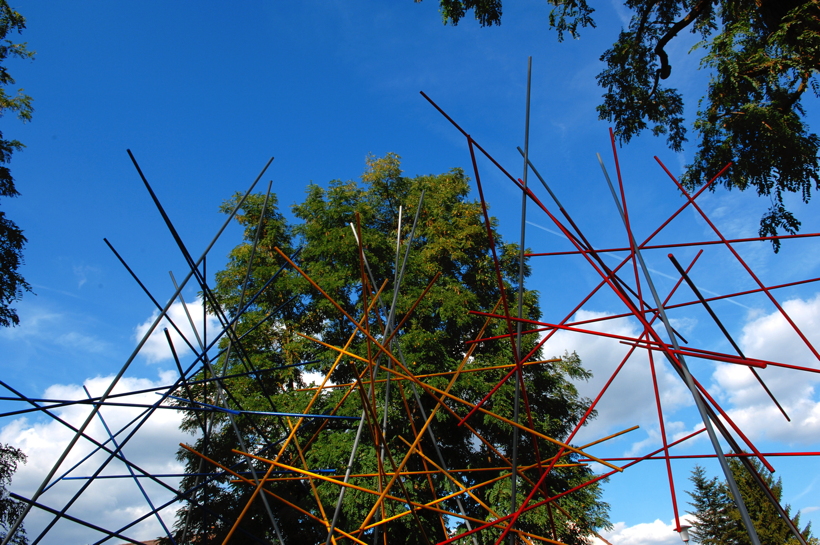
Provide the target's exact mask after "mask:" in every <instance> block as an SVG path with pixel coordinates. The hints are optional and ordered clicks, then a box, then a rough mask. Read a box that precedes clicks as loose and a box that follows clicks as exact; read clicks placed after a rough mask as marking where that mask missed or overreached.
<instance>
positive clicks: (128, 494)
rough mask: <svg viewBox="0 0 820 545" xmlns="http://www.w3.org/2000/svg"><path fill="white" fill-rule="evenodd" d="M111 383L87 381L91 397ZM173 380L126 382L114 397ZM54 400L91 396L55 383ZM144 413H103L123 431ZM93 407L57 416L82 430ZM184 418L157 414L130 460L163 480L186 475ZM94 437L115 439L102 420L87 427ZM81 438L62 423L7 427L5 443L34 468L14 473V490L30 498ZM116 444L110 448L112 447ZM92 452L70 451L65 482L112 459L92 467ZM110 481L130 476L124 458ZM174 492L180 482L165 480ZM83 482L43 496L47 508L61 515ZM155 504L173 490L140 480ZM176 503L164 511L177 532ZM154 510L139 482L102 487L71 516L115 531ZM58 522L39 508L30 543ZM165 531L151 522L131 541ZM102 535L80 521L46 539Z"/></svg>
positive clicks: (29, 523)
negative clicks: (179, 454) (179, 456)
mask: <svg viewBox="0 0 820 545" xmlns="http://www.w3.org/2000/svg"><path fill="white" fill-rule="evenodd" d="M111 380H112V377H95V378H92V379H88V380H86V381H85V383H84V386H85V387H86V388H88V390H89V392H90V393H91V395H92V396H98V395H100V394H102V393H103V392H104V390H105V389H106V388H107V387H108V386H109V385H110V383H111ZM172 380H173V376H171V375H170V374H165V375H164V376H162V377H160V378H159V380H157V381H152V380H149V379H145V378H128V377H126V378H123V379H122V380H121V381H120V383H119V384H118V385H117V387H116V389H115V390H114V392H115V393H119V392H130V391H135V390H141V389H148V388H154V387H158V386H162V385H165V384H168V383H170V382H171V381H172ZM44 397H46V398H49V399H65V400H76V399H85V398H86V397H87V396H86V393H85V392H84V391H83V389H82V386H80V385H76V384H70V385H61V384H55V385H53V386H51V387H49V388H48V389H47V390H46V392H45V393H44ZM157 399H158V397H157V395H156V394H153V393H145V394H140V395H134V396H128V397H123V398H118V401H123V402H127V403H139V404H152V403H155V402H156V401H157ZM142 410H143V409H139V408H133V407H115V406H108V407H104V408H103V409H102V410H101V411H100V413H101V414H102V416H103V417H104V418H105V422H106V424H107V425H108V426H109V428H110V429H111V430H112V432H113V433H116V432H117V431H119V430H120V429H122V428H123V427H124V426H126V425H128V423H129V422H130V421H131V420H132V419H133V418H134V417H136V416H137V415H138V414H140V413H141V412H142ZM89 411H90V409H89V407H88V406H87V405H71V406H68V407H64V408H60V409H56V410H55V411H54V412H55V413H56V414H57V415H58V416H59V417H61V418H63V419H64V420H66V421H67V422H69V423H71V424H72V425H74V426H79V425H80V424H81V423H82V422H83V421H84V420H85V418H86V417H87V416H88V414H89ZM180 419H181V415H180V413H178V412H177V411H173V410H167V409H165V410H158V411H156V412H155V413H154V414H153V415H152V416H151V417H150V419H149V420H148V421H147V423H146V424H145V425H143V426H142V427H141V428H140V429H139V430H138V431H137V432H136V434H135V436H134V437H133V439H131V440H130V441H129V442H128V443H127V444H125V445H124V447H123V453H124V455H125V456H126V458H127V459H128V460H130V461H132V462H133V463H134V464H136V465H138V466H140V467H141V468H143V469H144V470H146V471H148V472H150V473H152V474H154V475H156V474H171V473H179V472H180V471H181V465H180V464H179V462H177V461H176V459H175V452H176V449H177V448H178V447H177V446H178V444H179V443H180V442H181V441H187V440H189V439H190V438H189V437H188V436H187V435H185V434H183V433H182V432H180V431H179V423H180ZM133 429H134V428H133V425H132V426H131V427H129V428H127V429H126V431H125V432H124V433H122V434H120V435H119V436H118V437H117V439H118V441H120V442H121V441H122V440H123V439H124V438H125V436H126V435H127V434H128V433H130V432H131V431H132V430H133ZM87 434H88V435H90V436H91V437H93V438H94V439H96V440H98V441H100V442H104V441H106V440H108V438H109V436H108V433H107V432H106V431H105V428H104V427H103V425H102V423H101V421H100V420H99V419H98V418H96V419H95V420H94V421H93V422H92V423H91V424H90V426H89V427H88V430H87ZM73 437H74V432H73V431H71V430H69V429H68V428H67V427H65V426H64V425H62V424H60V423H59V422H57V421H56V420H45V419H39V418H32V419H29V418H18V419H15V420H13V421H11V422H9V423H8V424H6V425H5V426H4V427H3V428H2V429H0V442H2V443H7V444H11V445H14V446H16V447H18V448H20V449H21V450H22V451H23V452H24V453H25V454H26V456H27V457H28V462H27V463H26V464H25V465H21V466H20V467H19V468H18V470H17V473H16V474H15V475H14V480H13V482H12V486H11V490H12V491H13V492H16V493H18V494H20V495H22V496H25V497H31V496H32V495H33V493H34V491H35V490H36V489H37V488H38V487H39V485H40V483H41V482H42V480H43V479H44V478H45V476H46V475H47V474H48V472H49V471H50V470H51V468H52V466H53V464H54V463H55V462H56V460H57V459H58V457H59V456H60V454H62V452H63V450H64V449H65V447H66V445H67V444H68V442H69V441H70V440H71V439H72V438H73ZM109 446H110V443H109ZM92 450H93V446H92V444H91V443H90V442H88V441H87V440H84V439H81V440H80V442H79V443H78V444H77V445H76V446H75V448H74V449H72V451H71V452H70V454H69V456H68V458H67V459H66V461H65V462H64V463H63V464H62V466H61V468H60V470H59V471H58V472H57V475H58V476H60V475H62V474H63V473H65V472H66V471H67V470H68V469H69V468H71V467H73V466H74V465H75V464H80V465H79V466H78V467H77V468H76V469H74V470H73V471H72V472H71V476H90V475H92V474H93V473H94V471H95V470H97V469H98V468H99V467H100V465H101V464H102V462H103V461H104V459H105V458H106V455H104V454H101V453H97V454H94V455H93V456H92V457H91V458H89V459H88V460H86V461H84V462H83V461H82V460H83V458H84V457H85V456H86V455H87V454H89V453H90V452H91V451H92ZM102 474H104V475H128V469H127V467H126V465H125V464H124V463H123V462H121V461H118V460H114V461H112V462H111V463H110V464H109V465H108V466H107V467H106V469H105V470H103V473H102ZM163 481H165V482H167V483H168V484H169V485H171V486H176V483H177V481H178V479H176V478H167V479H163ZM84 482H85V481H83V480H61V481H59V482H58V483H57V484H56V485H55V486H54V487H53V488H51V489H49V490H48V491H47V492H46V493H45V494H43V496H42V497H41V499H40V501H41V503H43V504H45V505H48V506H51V507H53V508H55V509H58V510H59V509H62V507H63V506H64V505H66V503H67V502H68V501H69V500H70V498H71V497H72V496H73V494H74V493H75V492H76V491H77V490H78V489H79V487H80V486H81V485H82V484H83V483H84ZM140 483H141V484H142V485H143V486H144V488H145V490H146V492H147V493H148V495H149V497H150V498H151V500H152V501H153V502H154V504H155V506H159V505H161V504H163V503H165V502H166V501H168V500H170V499H171V498H172V497H173V494H172V493H171V492H169V491H168V490H167V489H164V488H162V487H161V486H159V485H157V484H156V483H152V482H150V481H149V480H148V479H140ZM175 509H176V505H175V504H172V505H170V506H169V507H168V508H166V509H165V510H164V511H163V514H162V516H163V520H164V521H165V524H166V525H167V526H168V527H170V526H171V525H172V524H173V520H174V511H175ZM149 510H150V509H149V507H148V503H147V502H146V500H145V499H144V498H143V496H142V494H141V493H140V491H139V489H138V488H137V486H136V484H135V483H134V481H133V479H130V478H126V479H101V480H97V481H95V482H94V483H93V484H91V486H89V487H88V489H87V490H86V491H85V492H84V493H83V495H82V497H81V498H80V499H79V500H78V501H77V502H76V503H74V504H73V505H72V506H71V507H70V508H69V510H68V514H69V515H72V516H75V517H78V518H80V519H83V520H86V521H88V522H91V523H93V524H96V525H98V526H101V527H103V528H107V529H109V530H116V529H118V528H120V527H122V526H124V525H125V524H127V523H129V522H131V521H133V520H135V519H136V518H138V517H140V516H141V515H143V514H144V513H146V512H148V511H149ZM51 519H52V516H51V515H48V514H46V513H44V512H43V511H40V510H38V509H36V508H35V509H33V510H32V511H31V513H30V514H29V516H28V517H27V518H26V521H25V527H26V530H27V532H28V534H29V536H30V537H32V536H37V535H38V534H39V532H40V530H41V529H42V528H43V527H44V526H45V525H46V524H47V523H49V522H50V521H51ZM161 533H162V530H161V527H160V525H159V523H158V521H157V519H156V518H154V517H151V518H149V519H147V520H146V521H143V522H142V523H140V524H139V525H137V526H135V527H134V528H132V529H131V530H129V531H126V532H124V534H125V535H127V536H130V537H134V538H138V539H149V538H155V537H157V536H159V535H160V534H161ZM101 537H102V536H101V535H100V534H99V533H98V532H95V531H93V530H89V529H86V528H84V527H82V526H80V525H78V524H76V523H73V522H67V521H61V522H59V523H58V525H57V526H56V527H55V528H54V529H52V530H51V531H50V532H49V534H47V535H46V537H45V538H44V540H43V541H42V543H43V544H44V545H51V544H61V543H85V542H90V541H96V540H97V539H99V538H101Z"/></svg>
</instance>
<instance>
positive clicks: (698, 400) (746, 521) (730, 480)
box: [598, 154, 760, 545]
mask: <svg viewBox="0 0 820 545" xmlns="http://www.w3.org/2000/svg"><path fill="white" fill-rule="evenodd" d="M598 162H599V163H600V164H601V170H603V173H604V177H605V178H606V183H607V185H608V186H609V190H610V191H611V192H612V198H613V199H615V204H616V206H617V208H618V213H619V214H620V215H621V220H622V221H623V223H624V227H625V228H626V230H627V235H628V237H629V244H630V246H632V251H633V252H634V253H635V257H636V258H637V259H638V263H639V264H640V267H641V270H642V272H643V275H644V278H646V283H647V285H648V286H649V290H650V291H651V292H652V297H653V298H654V299H655V305H656V308H657V309H658V314H659V316H660V318H661V321H662V322H663V325H664V328H665V329H666V334H667V335H668V336H669V339H670V342H671V343H672V346H673V348H674V349H675V350H676V351H678V350H680V346H679V345H678V341H677V338H676V337H675V334H674V332H673V331H672V326H671V325H670V324H669V318H668V317H667V316H666V309H665V308H664V306H663V301H662V300H661V298H660V296H659V295H658V292H657V290H656V289H655V283H654V282H653V281H652V277H651V275H650V274H649V268H648V267H647V266H646V263H645V262H644V259H643V255H642V254H641V251H640V249H639V248H638V245H637V244H636V242H635V238H634V237H633V236H632V230H631V228H630V227H629V222H628V221H627V219H626V215H625V214H624V209H623V207H622V206H621V201H620V199H619V198H618V195H617V193H616V192H615V187H614V186H613V185H612V180H610V178H609V173H608V172H607V170H606V167H605V166H604V161H603V159H602V158H601V155H600V154H598ZM667 356H668V355H667ZM677 359H678V361H679V362H680V369H681V371H682V372H683V379H684V382H685V383H686V386H687V387H688V388H689V391H690V392H691V393H692V397H693V398H694V400H695V404H696V405H697V408H698V412H699V413H700V417H701V420H703V425H704V426H705V427H706V433H707V434H708V435H709V440H710V441H711V442H712V447H713V448H714V450H715V454H717V456H718V460H719V461H720V466H721V468H722V469H723V473H724V475H725V477H726V484H727V485H728V486H729V490H730V491H731V493H732V495H733V496H734V500H735V505H737V508H738V511H739V512H740V518H741V520H742V521H743V525H744V526H745V527H746V532H747V533H748V534H749V539H750V540H751V541H752V545H760V539H759V538H758V536H757V532H756V531H755V528H754V525H753V524H752V520H751V518H749V512H748V510H747V509H746V504H745V503H744V502H743V498H742V497H741V495H740V490H739V489H738V487H737V483H736V482H735V479H734V477H733V476H732V469H731V468H730V467H729V464H728V463H727V462H726V456H725V455H724V454H723V449H722V448H721V446H720V442H719V441H718V438H717V435H716V434H715V430H714V428H713V427H712V422H711V420H710V418H709V416H708V415H707V413H706V407H705V403H704V400H703V397H702V396H701V395H700V392H698V390H697V387H696V386H695V382H694V380H693V379H692V375H691V374H690V373H689V367H688V366H687V365H686V360H685V358H684V357H683V354H680V353H679V352H678V353H677Z"/></svg>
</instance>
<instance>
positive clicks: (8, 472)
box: [0, 444, 28, 545]
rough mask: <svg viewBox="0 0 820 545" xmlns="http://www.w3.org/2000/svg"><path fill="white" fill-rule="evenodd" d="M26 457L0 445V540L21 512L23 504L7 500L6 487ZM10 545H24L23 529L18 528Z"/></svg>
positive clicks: (16, 450)
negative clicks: (18, 465)
mask: <svg viewBox="0 0 820 545" xmlns="http://www.w3.org/2000/svg"><path fill="white" fill-rule="evenodd" d="M25 462H26V455H25V454H23V451H21V450H20V449H16V448H14V447H12V446H9V445H3V444H0V539H2V538H4V537H5V536H6V532H7V531H8V529H9V528H10V527H11V526H12V525H13V524H14V522H15V521H16V520H17V518H18V517H19V516H20V514H21V513H22V512H23V508H24V506H23V504H22V503H20V502H18V501H15V500H13V499H11V498H9V493H8V490H7V489H8V486H9V485H10V484H11V477H12V475H14V472H15V471H17V464H20V463H25ZM9 543H11V544H12V545H26V544H27V543H28V538H26V531H25V529H24V528H23V527H22V526H20V527H19V528H17V532H16V533H15V534H14V537H13V538H12V539H11V541H10V542H9Z"/></svg>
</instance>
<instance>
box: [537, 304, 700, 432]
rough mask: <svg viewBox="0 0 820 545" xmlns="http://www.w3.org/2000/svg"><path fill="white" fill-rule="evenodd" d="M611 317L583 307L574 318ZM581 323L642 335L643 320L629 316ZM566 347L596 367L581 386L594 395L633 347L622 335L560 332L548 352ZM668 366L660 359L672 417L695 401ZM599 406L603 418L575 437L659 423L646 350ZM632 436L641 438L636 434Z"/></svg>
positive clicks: (632, 358)
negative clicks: (630, 346) (638, 320)
mask: <svg viewBox="0 0 820 545" xmlns="http://www.w3.org/2000/svg"><path fill="white" fill-rule="evenodd" d="M605 316H606V314H604V313H600V312H592V311H585V310H581V311H578V313H577V314H576V315H575V317H574V321H585V320H593V319H596V318H602V317H605ZM578 327H580V328H583V329H589V330H593V331H606V332H608V333H612V334H615V335H622V336H625V337H638V335H639V334H640V331H641V330H640V329H639V327H640V326H639V324H638V323H637V322H635V321H633V320H629V319H626V318H620V319H617V320H606V321H602V322H596V323H590V324H584V325H580V326H578ZM564 350H566V351H569V352H577V354H578V356H580V358H581V362H582V364H583V366H584V367H585V368H587V369H589V370H591V371H592V373H593V378H592V379H591V380H590V381H589V382H581V383H578V384H577V386H578V390H579V392H580V393H581V394H582V395H584V396H586V397H589V398H592V399H594V398H595V396H597V395H598V393H599V392H600V391H601V390H602V389H603V387H604V385H605V384H606V382H607V381H608V380H609V378H610V376H611V375H612V373H613V372H614V371H615V369H616V368H617V367H618V365H619V364H620V363H621V361H622V360H623V358H624V356H626V354H627V352H628V350H629V347H628V346H626V345H624V344H621V343H620V342H619V341H618V340H616V339H610V338H605V337H600V336H596V335H591V334H581V333H574V332H569V331H559V332H558V333H556V334H555V335H554V336H553V337H552V338H551V339H550V340H549V342H548V343H547V344H546V345H545V353H546V354H549V355H554V354H560V353H562V352H563V351H564ZM668 367H669V364H668V363H667V362H666V360H665V359H664V358H660V357H655V370H656V373H657V376H658V389H659V392H660V395H661V404H662V406H663V410H664V415H665V416H667V418H668V416H669V415H671V414H673V413H674V412H675V411H676V410H678V409H680V408H682V407H686V406H689V405H690V404H692V403H693V402H692V400H691V399H692V398H691V396H690V394H689V392H688V390H687V389H686V387H685V386H684V385H683V383H682V382H681V380H680V378H679V377H678V376H677V375H673V373H672V372H671V371H670V370H669V368H668ZM597 410H598V417H597V419H596V420H594V421H593V422H592V423H591V424H590V425H589V426H587V427H586V428H585V429H584V430H582V431H581V432H580V433H579V437H578V438H577V439H575V441H577V442H583V441H584V439H591V440H592V439H597V438H599V437H601V436H603V435H606V434H607V433H609V432H612V431H613V430H615V429H616V428H617V429H624V428H627V427H630V426H633V425H636V424H637V425H640V426H641V427H642V428H644V429H645V430H647V431H648V430H651V429H656V428H657V427H658V415H657V409H656V405H655V394H654V389H653V387H652V379H651V372H650V369H649V360H648V358H647V355H646V352H645V351H644V350H642V349H639V350H636V351H635V352H634V353H633V354H632V355H631V356H630V358H629V360H628V361H627V362H626V364H624V366H623V368H622V369H621V371H620V372H619V373H618V376H617V377H615V380H613V382H612V384H611V385H610V386H609V389H608V390H607V392H606V393H605V394H604V396H603V397H602V398H601V401H600V402H599V403H598V405H597ZM666 425H667V427H669V426H673V424H672V423H670V422H667V423H666ZM632 435H634V434H632ZM631 439H632V440H635V439H636V438H635V437H631ZM660 444H661V443H660V439H658V441H657V443H656V444H655V446H654V448H657V447H658V446H660Z"/></svg>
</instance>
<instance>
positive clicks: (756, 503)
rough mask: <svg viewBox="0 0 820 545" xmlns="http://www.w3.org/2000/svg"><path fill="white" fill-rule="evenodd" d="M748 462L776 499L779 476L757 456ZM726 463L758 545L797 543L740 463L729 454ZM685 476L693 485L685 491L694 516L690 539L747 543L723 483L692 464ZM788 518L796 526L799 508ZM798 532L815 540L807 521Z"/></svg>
mask: <svg viewBox="0 0 820 545" xmlns="http://www.w3.org/2000/svg"><path fill="white" fill-rule="evenodd" d="M752 463H753V464H754V466H755V468H756V469H757V471H758V473H759V474H760V475H761V477H763V480H764V481H765V482H766V485H767V486H768V487H769V489H770V490H771V491H772V494H773V495H774V497H775V498H777V501H778V502H779V501H780V499H781V497H782V495H783V484H782V482H781V480H780V479H777V480H775V479H774V477H772V474H771V473H769V471H768V470H766V468H765V467H763V465H762V464H761V463H760V462H758V461H757V460H753V461H752ZM729 466H730V467H731V469H732V474H733V476H734V478H735V481H736V482H737V486H738V490H740V494H741V495H742V496H743V501H744V503H745V504H746V509H747V510H748V511H749V518H751V520H752V524H753V525H754V527H755V531H756V532H757V536H758V537H759V538H760V543H761V545H783V544H788V545H798V544H799V541H798V540H797V538H795V537H794V535H793V534H792V533H791V530H790V529H789V526H788V525H787V524H786V521H784V520H783V519H782V518H780V515H779V514H778V513H777V511H776V510H775V508H774V507H773V506H772V504H771V503H770V502H769V500H768V498H767V497H766V495H765V493H764V492H763V491H762V490H761V489H760V487H759V486H758V484H757V482H756V481H755V479H754V478H753V477H752V476H751V475H750V474H749V472H748V471H747V470H746V468H745V467H743V464H741V463H740V462H739V461H738V460H737V459H735V458H733V459H731V460H729ZM689 480H690V481H692V484H693V485H694V490H693V491H691V492H688V494H689V495H690V496H691V497H692V501H691V502H690V503H689V504H690V505H691V506H692V508H693V511H692V515H694V516H695V519H694V521H693V523H692V529H691V530H690V531H689V534H690V535H691V537H692V540H693V541H694V542H695V543H702V544H703V545H725V544H727V543H733V544H737V545H745V544H750V543H751V540H750V539H749V536H748V534H747V533H746V530H745V528H744V527H743V523H742V521H741V519H740V512H739V511H738V510H737V508H736V507H735V504H734V501H733V500H732V495H731V493H730V492H729V489H728V487H727V486H726V484H725V483H723V482H721V481H719V480H718V479H717V477H714V478H712V479H709V478H707V477H706V472H705V471H704V469H703V468H702V467H700V466H697V467H695V469H694V470H693V471H692V476H691V477H690V479H689ZM784 509H785V511H786V513H787V514H788V513H789V512H790V511H791V509H790V508H789V506H788V505H787V506H785V508H784ZM791 521H792V522H793V523H794V526H795V527H797V528H800V512H798V513H797V514H796V515H795V516H794V517H793V518H791ZM800 533H801V534H802V536H803V538H805V539H806V541H807V542H808V543H809V544H813V545H816V544H817V543H818V540H817V539H816V538H812V537H811V524H807V525H806V526H805V528H803V529H802V530H801V531H800Z"/></svg>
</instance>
